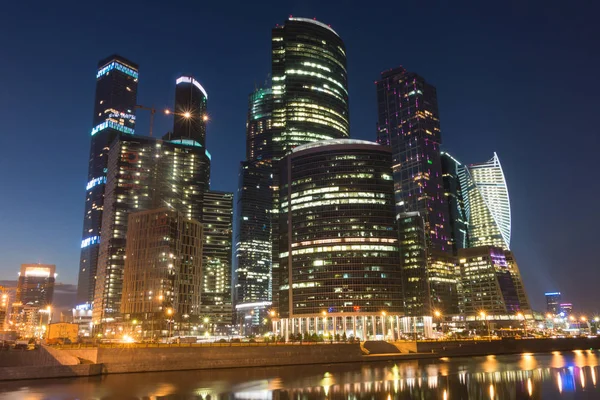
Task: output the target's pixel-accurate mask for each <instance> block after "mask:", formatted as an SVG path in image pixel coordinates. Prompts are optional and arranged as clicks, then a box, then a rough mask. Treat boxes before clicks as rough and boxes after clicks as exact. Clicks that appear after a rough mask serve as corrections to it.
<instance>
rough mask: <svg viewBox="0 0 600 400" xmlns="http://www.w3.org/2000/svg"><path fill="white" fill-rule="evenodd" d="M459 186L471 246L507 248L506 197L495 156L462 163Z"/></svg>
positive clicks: (508, 217)
mask: <svg viewBox="0 0 600 400" xmlns="http://www.w3.org/2000/svg"><path fill="white" fill-rule="evenodd" d="M460 179H461V186H462V190H463V196H464V202H465V214H466V218H467V222H468V226H469V240H470V243H471V246H473V247H479V246H496V247H502V248H503V249H504V250H509V249H510V228H511V226H510V225H511V221H510V200H509V197H508V187H507V186H506V180H505V179H504V172H503V171H502V166H501V165H500V160H499V159H498V155H497V154H496V153H494V156H493V157H492V158H491V159H490V160H489V161H487V162H485V163H480V164H471V165H465V166H464V168H463V169H462V171H461V176H460Z"/></svg>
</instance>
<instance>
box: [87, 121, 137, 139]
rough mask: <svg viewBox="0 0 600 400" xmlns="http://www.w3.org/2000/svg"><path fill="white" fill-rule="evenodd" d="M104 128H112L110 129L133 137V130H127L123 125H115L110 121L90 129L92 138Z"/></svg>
mask: <svg viewBox="0 0 600 400" xmlns="http://www.w3.org/2000/svg"><path fill="white" fill-rule="evenodd" d="M106 128H112V129H116V130H118V131H121V132H123V133H127V134H129V135H133V134H134V130H133V129H131V128H128V127H126V126H124V125H121V124H117V123H115V122H112V121H104V122H103V123H101V124H99V125H97V126H96V127H95V128H94V129H92V136H94V135H95V134H96V133H98V132H100V131H103V130H104V129H106Z"/></svg>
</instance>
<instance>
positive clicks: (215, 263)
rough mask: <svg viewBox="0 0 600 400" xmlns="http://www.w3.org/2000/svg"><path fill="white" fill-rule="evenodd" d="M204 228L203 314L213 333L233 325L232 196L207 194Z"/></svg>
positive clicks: (201, 311)
mask: <svg viewBox="0 0 600 400" xmlns="http://www.w3.org/2000/svg"><path fill="white" fill-rule="evenodd" d="M202 207H203V215H202V218H203V219H202V225H203V227H204V235H203V238H204V240H203V245H202V246H203V248H202V295H201V300H202V301H201V306H200V314H201V315H202V318H203V319H204V318H208V320H209V322H208V323H209V324H210V326H211V327H214V329H213V332H214V331H216V330H219V329H221V328H225V327H229V326H230V325H231V324H232V322H233V316H232V310H233V309H232V304H231V255H232V254H231V242H232V231H233V227H232V224H233V193H228V192H218V191H212V190H211V191H207V192H205V193H204V201H203V206H202Z"/></svg>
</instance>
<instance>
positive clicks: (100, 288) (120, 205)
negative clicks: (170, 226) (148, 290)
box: [93, 135, 210, 324]
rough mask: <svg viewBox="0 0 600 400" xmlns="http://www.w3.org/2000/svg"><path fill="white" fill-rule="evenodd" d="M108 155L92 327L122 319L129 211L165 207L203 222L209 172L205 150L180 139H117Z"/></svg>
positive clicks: (208, 160)
mask: <svg viewBox="0 0 600 400" xmlns="http://www.w3.org/2000/svg"><path fill="white" fill-rule="evenodd" d="M108 153H109V155H108V163H107V182H106V190H105V200H104V213H103V222H102V224H103V226H105V227H107V229H105V232H104V233H103V234H102V242H101V244H100V252H99V262H98V271H97V279H96V290H95V298H94V308H93V315H94V323H95V324H101V323H105V322H112V321H115V319H117V318H119V317H120V309H121V299H122V284H123V268H124V265H125V250H126V242H127V223H128V215H129V213H132V212H138V211H146V210H152V209H156V208H162V207H168V208H172V209H175V210H177V211H179V212H181V213H182V214H183V215H184V216H185V217H186V218H188V219H194V220H196V221H202V202H203V199H204V192H205V191H206V190H207V189H208V182H207V177H208V172H207V171H209V168H210V154H209V153H208V152H207V151H206V149H205V148H203V147H201V146H198V145H195V144H192V143H190V142H186V141H183V140H181V139H174V140H173V141H164V140H159V139H155V138H151V137H142V136H124V135H121V136H119V137H118V138H117V139H115V141H113V143H112V145H111V146H110V150H109V152H108Z"/></svg>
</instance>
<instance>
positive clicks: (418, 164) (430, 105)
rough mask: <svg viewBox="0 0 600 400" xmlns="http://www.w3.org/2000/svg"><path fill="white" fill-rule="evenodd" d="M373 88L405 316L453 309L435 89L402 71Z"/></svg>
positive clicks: (386, 75) (449, 238)
mask: <svg viewBox="0 0 600 400" xmlns="http://www.w3.org/2000/svg"><path fill="white" fill-rule="evenodd" d="M376 87H377V102H378V103H377V104H378V122H377V142H378V143H380V144H385V145H389V146H390V147H391V149H392V166H393V177H394V195H395V205H396V214H397V218H398V223H399V233H400V247H401V264H402V268H403V284H404V305H405V313H406V315H407V316H414V317H417V316H426V315H429V316H430V315H432V313H433V312H434V310H436V309H441V310H444V311H445V312H449V310H456V309H457V307H458V304H457V301H458V300H457V299H458V298H457V296H456V290H457V288H456V281H457V279H456V277H455V276H454V273H455V271H454V270H452V267H451V265H450V264H449V263H448V262H447V261H448V260H447V257H446V255H445V253H451V252H452V250H453V246H452V235H451V228H450V217H449V208H448V204H447V198H446V196H445V190H444V180H443V176H442V175H443V171H442V160H441V154H440V144H441V133H440V120H439V113H438V105H437V92H436V89H435V87H434V86H433V85H431V84H430V83H428V82H426V81H425V79H424V78H423V77H421V76H419V75H417V74H415V73H413V72H408V71H407V70H405V69H404V68H402V67H398V68H395V69H391V70H388V71H384V72H382V73H381V79H380V80H379V81H377V82H376ZM442 266H443V267H442ZM448 277H450V278H451V279H450V281H446V280H445V279H446V278H448ZM434 293H436V294H434ZM446 310H448V311H446Z"/></svg>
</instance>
